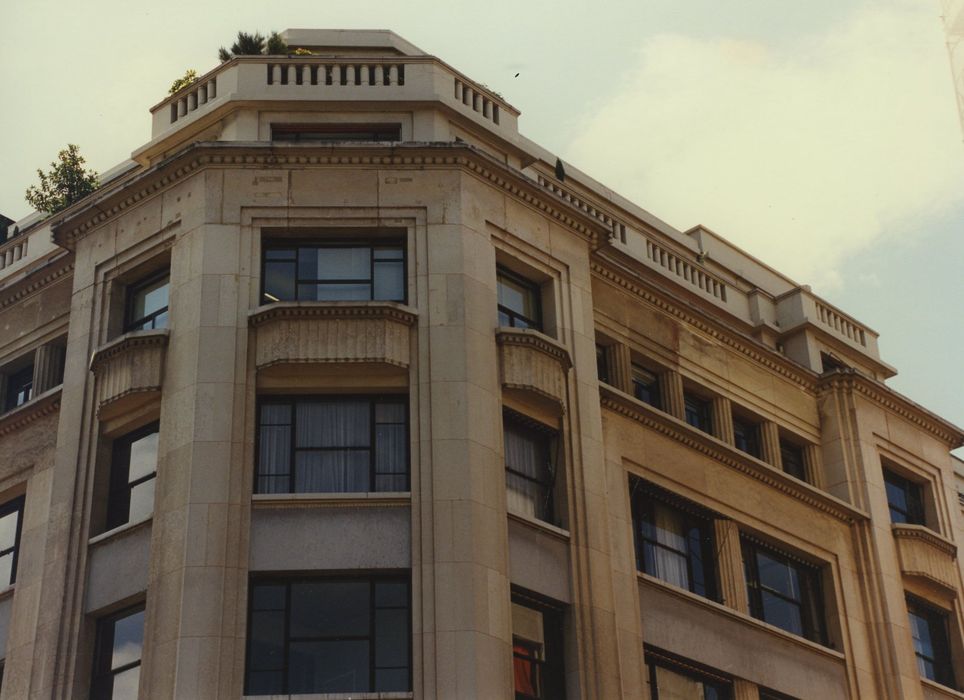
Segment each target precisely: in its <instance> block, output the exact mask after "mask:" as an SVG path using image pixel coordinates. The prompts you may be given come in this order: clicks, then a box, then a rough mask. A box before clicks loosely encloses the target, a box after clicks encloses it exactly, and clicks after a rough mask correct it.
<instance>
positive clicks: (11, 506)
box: [0, 495, 27, 591]
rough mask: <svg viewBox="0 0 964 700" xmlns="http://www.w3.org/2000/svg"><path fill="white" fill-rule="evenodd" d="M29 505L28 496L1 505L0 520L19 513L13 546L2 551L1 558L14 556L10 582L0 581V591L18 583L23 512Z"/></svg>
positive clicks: (0, 551)
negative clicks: (9, 555) (27, 504)
mask: <svg viewBox="0 0 964 700" xmlns="http://www.w3.org/2000/svg"><path fill="white" fill-rule="evenodd" d="M26 503H27V497H26V495H21V496H17V497H15V498H11V499H10V500H9V501H7V502H5V503H3V504H2V505H0V518H2V517H6V516H7V515H10V513H17V529H16V532H15V533H14V537H13V546H12V547H9V548H7V549H3V550H0V557H2V556H6V555H7V554H12V555H13V556H12V560H11V562H10V580H9V581H8V582H7V583H5V584H4V583H3V582H2V581H0V591H2V590H6V589H7V588H9V587H11V586H13V585H14V584H16V583H17V567H18V566H19V564H20V536H21V534H22V533H23V511H24V506H25V505H26Z"/></svg>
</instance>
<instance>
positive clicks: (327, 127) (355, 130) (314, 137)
mask: <svg viewBox="0 0 964 700" xmlns="http://www.w3.org/2000/svg"><path fill="white" fill-rule="evenodd" d="M271 140H272V141H323V142H326V143H335V142H340V141H401V140H402V127H401V125H400V124H272V125H271Z"/></svg>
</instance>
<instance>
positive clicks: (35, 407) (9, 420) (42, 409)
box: [0, 384, 63, 435]
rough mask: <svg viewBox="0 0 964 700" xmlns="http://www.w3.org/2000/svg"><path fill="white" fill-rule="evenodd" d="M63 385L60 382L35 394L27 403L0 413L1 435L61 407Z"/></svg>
mask: <svg viewBox="0 0 964 700" xmlns="http://www.w3.org/2000/svg"><path fill="white" fill-rule="evenodd" d="M62 387H63V385H62V384H58V385H57V386H55V387H54V388H53V389H48V390H47V391H45V392H44V393H42V394H38V395H37V396H34V397H33V398H31V399H30V400H29V401H27V403H24V404H21V405H19V406H17V407H16V408H11V409H10V410H9V411H5V412H4V413H0V435H6V434H7V433H12V432H13V431H14V430H19V429H20V428H22V427H23V426H25V425H28V424H30V423H33V422H34V421H35V420H37V419H38V418H43V417H44V416H46V415H47V414H48V413H51V412H53V411H55V410H57V409H58V408H60V390H61V389H62Z"/></svg>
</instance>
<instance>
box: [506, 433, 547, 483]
mask: <svg viewBox="0 0 964 700" xmlns="http://www.w3.org/2000/svg"><path fill="white" fill-rule="evenodd" d="M545 443H546V441H545V439H544V438H543V437H542V436H541V435H537V434H536V435H534V434H532V433H527V432H525V431H524V430H521V429H519V428H517V427H515V426H514V425H511V424H508V423H507V424H506V425H505V466H506V467H507V468H509V469H512V470H513V471H517V472H520V473H522V474H524V475H526V476H527V477H529V478H531V479H536V480H538V481H546V479H547V476H548V475H547V474H546V459H547V457H548V450H547V446H546V444H545Z"/></svg>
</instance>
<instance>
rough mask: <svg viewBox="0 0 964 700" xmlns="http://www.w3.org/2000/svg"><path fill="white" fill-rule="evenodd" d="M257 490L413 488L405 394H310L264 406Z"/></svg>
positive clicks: (326, 491) (351, 490)
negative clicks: (307, 396) (403, 395)
mask: <svg viewBox="0 0 964 700" xmlns="http://www.w3.org/2000/svg"><path fill="white" fill-rule="evenodd" d="M259 415H260V420H259V430H258V469H257V474H256V482H255V493H365V492H369V491H407V490H408V472H409V469H408V454H409V450H408V407H407V405H406V401H405V399H404V398H402V397H369V396H349V397H311V398H303V399H271V400H264V401H263V402H262V403H261V406H260V411H259Z"/></svg>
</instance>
